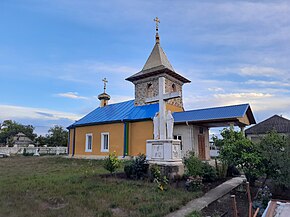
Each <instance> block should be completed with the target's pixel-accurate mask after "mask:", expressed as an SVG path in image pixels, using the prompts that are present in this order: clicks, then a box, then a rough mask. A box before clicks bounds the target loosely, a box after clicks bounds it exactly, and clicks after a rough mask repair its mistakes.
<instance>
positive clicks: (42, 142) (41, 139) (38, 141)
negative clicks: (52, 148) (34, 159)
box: [35, 135, 48, 146]
mask: <svg viewBox="0 0 290 217" xmlns="http://www.w3.org/2000/svg"><path fill="white" fill-rule="evenodd" d="M35 143H36V144H37V145H38V146H44V145H47V144H48V139H47V136H42V135H40V136H38V137H36V138H35Z"/></svg>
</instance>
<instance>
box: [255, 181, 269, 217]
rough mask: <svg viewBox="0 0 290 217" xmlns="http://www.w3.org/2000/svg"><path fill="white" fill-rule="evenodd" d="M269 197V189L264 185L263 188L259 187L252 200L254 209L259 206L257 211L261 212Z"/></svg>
mask: <svg viewBox="0 0 290 217" xmlns="http://www.w3.org/2000/svg"><path fill="white" fill-rule="evenodd" d="M271 198H272V194H271V192H270V189H269V188H268V187H267V186H265V187H264V188H259V190H258V192H257V196H256V198H255V199H254V201H253V207H254V208H255V209H257V208H258V207H259V208H260V211H259V213H260V214H263V212H264V210H265V209H266V207H267V206H268V202H269V201H270V200H271Z"/></svg>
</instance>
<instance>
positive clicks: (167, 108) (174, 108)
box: [166, 104, 184, 112]
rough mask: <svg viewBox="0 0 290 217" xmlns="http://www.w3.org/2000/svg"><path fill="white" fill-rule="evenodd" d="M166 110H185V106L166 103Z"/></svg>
mask: <svg viewBox="0 0 290 217" xmlns="http://www.w3.org/2000/svg"><path fill="white" fill-rule="evenodd" d="M166 110H170V111H171V112H182V111H184V110H183V108H181V107H178V106H174V105H171V104H166Z"/></svg>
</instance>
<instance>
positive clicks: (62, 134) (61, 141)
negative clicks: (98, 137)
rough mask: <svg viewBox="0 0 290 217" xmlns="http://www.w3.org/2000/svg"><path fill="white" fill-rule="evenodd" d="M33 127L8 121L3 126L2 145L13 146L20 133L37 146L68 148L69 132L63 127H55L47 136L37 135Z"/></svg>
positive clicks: (1, 133)
mask: <svg viewBox="0 0 290 217" xmlns="http://www.w3.org/2000/svg"><path fill="white" fill-rule="evenodd" d="M34 130H35V128H34V127H33V126H32V125H23V124H20V123H18V122H16V121H12V120H6V121H4V122H3V123H2V124H1V129H0V144H6V145H8V146H12V145H13V137H14V136H16V135H17V134H18V133H23V134H25V136H26V137H28V138H29V139H30V140H31V141H32V142H33V143H34V144H35V145H37V146H44V145H47V146H67V141H68V131H67V130H66V129H64V128H63V127H62V126H58V125H56V126H54V127H51V128H50V129H49V130H48V133H47V134H46V135H45V136H42V135H39V136H38V135H37V134H36V133H35V132H34Z"/></svg>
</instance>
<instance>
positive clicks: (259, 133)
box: [245, 115, 290, 142]
mask: <svg viewBox="0 0 290 217" xmlns="http://www.w3.org/2000/svg"><path fill="white" fill-rule="evenodd" d="M272 130H274V131H276V132H277V133H279V134H281V135H284V136H290V120H288V119H287V118H284V117H282V116H279V115H274V116H272V117H270V118H268V119H266V120H264V121H262V122H260V123H258V124H256V125H255V126H252V127H250V128H248V129H246V130H245V134H246V136H247V137H248V138H249V139H250V140H252V141H253V142H259V141H260V140H261V138H262V137H263V136H265V135H266V134H267V133H269V132H270V131H272Z"/></svg>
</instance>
